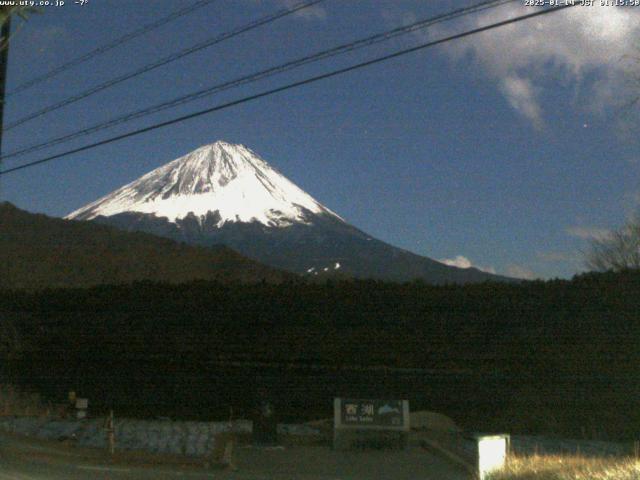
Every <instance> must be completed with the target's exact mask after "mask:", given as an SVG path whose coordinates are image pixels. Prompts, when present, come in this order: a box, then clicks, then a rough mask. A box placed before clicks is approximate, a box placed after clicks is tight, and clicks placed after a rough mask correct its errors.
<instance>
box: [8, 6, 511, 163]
mask: <svg viewBox="0 0 640 480" xmlns="http://www.w3.org/2000/svg"><path fill="white" fill-rule="evenodd" d="M514 1H516V0H486V1H483V2H480V3H478V4H475V5H471V6H468V7H464V8H460V9H457V10H454V11H451V12H447V13H444V14H440V15H437V16H434V17H429V18H427V19H422V20H419V21H416V22H414V23H412V24H409V25H405V26H401V27H397V28H395V29H392V30H389V31H385V32H382V33H378V34H375V35H371V36H369V37H365V38H362V39H360V40H356V41H352V42H349V43H346V44H342V45H339V46H337V47H333V48H331V49H328V50H323V51H320V52H317V53H314V54H311V55H307V56H305V57H301V58H298V59H295V60H292V61H289V62H286V63H284V64H280V65H277V66H274V67H270V68H267V69H266V70H261V71H258V72H254V73H252V74H249V75H245V76H243V77H240V78H237V79H234V80H230V81H227V82H223V83H221V84H217V85H214V86H211V87H207V88H205V89H202V90H199V91H196V92H193V93H190V94H188V95H183V96H180V97H177V98H174V99H172V100H169V101H165V102H162V103H160V104H156V105H153V106H150V107H146V108H144V109H141V110H137V111H135V112H131V113H128V114H126V115H122V116H119V117H116V118H114V119H111V120H108V121H106V122H101V123H98V124H96V125H93V126H91V127H87V128H84V129H82V130H79V131H76V132H72V133H69V134H65V135H63V136H60V137H57V138H53V139H50V140H47V141H45V142H41V143H37V144H35V145H31V146H28V147H23V148H21V149H18V150H15V151H13V152H10V153H8V154H6V155H4V156H2V157H0V161H2V160H5V159H8V158H12V157H16V156H21V155H24V154H26V153H31V152H34V151H38V150H42V149H44V148H48V147H51V146H54V145H58V144H60V143H66V142H67V141H69V140H72V139H75V138H78V137H82V136H85V135H88V134H91V133H95V132H98V131H100V130H104V129H106V128H109V127H113V126H115V125H120V124H122V123H126V122H129V121H131V120H135V119H138V118H142V117H146V116H148V115H151V114H153V113H157V112H160V111H163V110H166V109H169V108H173V107H176V106H178V105H183V104H186V103H189V102H192V101H194V100H198V99H201V98H204V97H207V96H210V95H213V94H215V93H219V92H221V91H224V90H228V89H231V88H235V87H239V86H241V85H246V84H249V83H253V82H255V81H258V80H263V79H265V78H268V77H271V76H273V75H276V74H279V73H284V72H287V71H290V70H293V69H295V68H298V67H301V66H303V65H307V64H310V63H314V62H317V61H320V60H324V59H327V58H330V57H334V56H338V55H342V54H344V53H348V52H351V51H354V50H356V49H360V48H364V47H368V46H371V45H375V44H377V43H381V42H383V41H388V40H391V39H393V38H395V37H398V36H400V35H404V34H407V33H411V32H415V31H417V30H420V29H423V28H426V27H429V26H431V25H435V24H437V23H440V22H444V21H448V20H452V19H454V18H458V17H460V16H463V15H468V14H470V13H477V12H479V11H482V10H486V9H489V8H495V7H498V6H501V5H504V4H506V3H512V2H514Z"/></svg>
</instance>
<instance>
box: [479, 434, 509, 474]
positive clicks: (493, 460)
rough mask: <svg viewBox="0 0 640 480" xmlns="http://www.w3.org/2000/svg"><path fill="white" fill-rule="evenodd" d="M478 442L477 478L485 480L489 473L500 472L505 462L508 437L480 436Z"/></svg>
mask: <svg viewBox="0 0 640 480" xmlns="http://www.w3.org/2000/svg"><path fill="white" fill-rule="evenodd" d="M476 440H477V442H478V477H479V478H480V480H485V479H486V478H487V476H488V474H490V473H491V472H495V471H496V470H500V469H501V468H503V467H504V465H505V463H506V461H507V452H508V448H509V435H481V436H477V437H476Z"/></svg>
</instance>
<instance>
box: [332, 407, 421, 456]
mask: <svg viewBox="0 0 640 480" xmlns="http://www.w3.org/2000/svg"><path fill="white" fill-rule="evenodd" d="M333 406H334V430H333V446H334V448H335V449H338V450H339V449H345V448H350V447H351V446H352V445H353V444H354V443H358V444H360V445H366V443H367V441H366V440H367V439H368V440H371V439H377V442H376V443H379V442H380V440H381V439H382V440H387V441H388V439H389V438H393V439H394V440H396V441H397V445H398V446H399V447H400V448H402V449H404V448H406V447H407V445H408V436H409V430H410V424H409V401H408V400H381V399H348V398H336V399H334V403H333ZM369 443H371V442H369Z"/></svg>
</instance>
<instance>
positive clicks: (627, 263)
mask: <svg viewBox="0 0 640 480" xmlns="http://www.w3.org/2000/svg"><path fill="white" fill-rule="evenodd" d="M586 257H587V258H586V264H587V267H588V268H590V269H591V270H597V271H607V270H613V271H620V270H629V269H640V215H639V216H636V218H635V219H634V220H632V221H631V222H629V223H627V224H626V225H624V226H623V227H622V228H620V229H618V230H615V231H613V232H611V233H609V234H608V235H605V236H603V237H600V238H596V239H593V240H592V241H591V246H590V249H589V251H588V252H587V254H586Z"/></svg>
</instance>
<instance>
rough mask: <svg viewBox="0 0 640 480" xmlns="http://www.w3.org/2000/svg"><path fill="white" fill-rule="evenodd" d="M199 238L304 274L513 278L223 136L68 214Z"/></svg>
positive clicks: (189, 239)
mask: <svg viewBox="0 0 640 480" xmlns="http://www.w3.org/2000/svg"><path fill="white" fill-rule="evenodd" d="M65 218H66V219H69V220H93V221H96V222H99V223H104V224H108V225H112V226H115V227H118V228H120V229H123V230H129V231H144V232H147V233H152V234H155V235H159V236H162V237H168V238H171V239H174V240H178V241H182V242H186V243H189V244H196V245H205V246H210V245H219V244H224V245H226V246H228V247H231V248H233V249H235V250H236V251H238V252H240V253H241V254H243V255H246V256H248V257H250V258H253V259H255V260H258V261H260V262H262V263H264V264H267V265H271V266H274V267H278V268H281V269H284V270H289V271H292V272H295V273H299V274H305V275H311V276H317V275H320V276H324V275H327V274H335V273H339V274H341V275H346V276H353V277H358V278H375V279H383V280H394V281H407V280H413V279H422V280H424V281H427V282H430V283H469V282H481V281H485V280H498V281H507V280H511V279H507V278H506V277H500V276H496V275H491V274H488V273H485V272H482V271H480V270H477V269H475V268H467V269H461V268H456V267H451V266H447V265H444V264H442V263H440V262H437V261H435V260H432V259H430V258H426V257H422V256H419V255H416V254H414V253H411V252H409V251H406V250H402V249H400V248H397V247H393V246H391V245H389V244H386V243H384V242H382V241H380V240H377V239H375V238H373V237H371V236H370V235H367V234H366V233H364V232H362V231H361V230H358V229H357V228H356V227H354V226H352V225H350V224H348V223H347V222H346V221H345V220H343V219H342V218H341V217H340V216H339V215H338V214H336V213H334V212H332V211H331V210H329V209H328V208H327V207H325V206H324V205H322V204H321V203H319V202H318V201H317V200H315V199H314V198H312V197H311V196H310V195H309V194H307V193H305V192H304V191H303V190H301V189H300V188H298V187H297V186H296V185H295V184H293V183H292V182H291V181H289V180H288V179H287V178H285V177H284V176H283V175H282V174H281V173H279V172H278V171H277V170H276V169H274V168H273V167H272V166H270V165H269V164H268V163H267V162H266V161H265V160H263V159H262V158H260V157H259V156H258V155H257V154H255V153H254V152H253V151H251V150H250V149H248V148H246V147H245V146H243V145H234V144H230V143H226V142H223V141H218V142H215V143H213V144H210V145H205V146H203V147H200V148H198V149H197V150H194V151H193V152H191V153H188V154H187V155H185V156H183V157H180V158H178V159H177V160H174V161H172V162H169V163H167V164H166V165H164V166H162V167H160V168H157V169H155V170H153V171H151V172H149V173H147V174H146V175H143V176H142V177H140V178H139V179H138V180H135V181H133V182H132V183H129V184H127V185H125V186H123V187H121V188H119V189H118V190H115V191H114V192H112V193H110V194H108V195H106V196H105V197H102V198H100V199H98V200H96V201H95V202H93V203H90V204H89V205H86V206H84V207H82V208H80V209H78V210H76V211H74V212H72V213H70V214H69V215H67V217H65Z"/></svg>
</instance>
